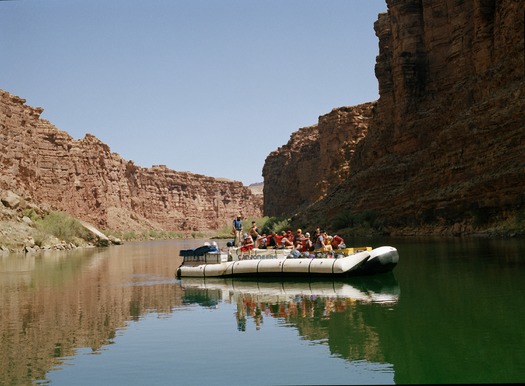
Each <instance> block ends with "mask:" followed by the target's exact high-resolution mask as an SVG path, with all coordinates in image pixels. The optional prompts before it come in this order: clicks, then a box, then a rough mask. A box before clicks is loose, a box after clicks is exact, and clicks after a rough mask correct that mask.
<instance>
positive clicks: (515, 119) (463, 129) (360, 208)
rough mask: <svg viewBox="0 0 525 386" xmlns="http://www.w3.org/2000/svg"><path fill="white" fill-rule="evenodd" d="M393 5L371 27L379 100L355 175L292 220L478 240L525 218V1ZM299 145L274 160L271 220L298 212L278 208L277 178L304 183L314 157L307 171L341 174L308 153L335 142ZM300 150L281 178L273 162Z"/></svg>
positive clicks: (352, 168)
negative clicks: (483, 231) (355, 220)
mask: <svg viewBox="0 0 525 386" xmlns="http://www.w3.org/2000/svg"><path fill="white" fill-rule="evenodd" d="M387 5H388V13H385V14H381V15H379V19H378V21H377V22H376V24H375V31H376V35H377V36H378V38H379V55H378V57H377V64H376V76H377V78H378V81H379V93H380V98H379V100H378V101H377V106H376V107H375V108H374V110H373V116H372V117H371V119H370V120H369V126H368V131H367V133H366V137H365V138H363V139H362V140H361V141H359V142H358V143H356V145H355V153H353V154H350V155H349V157H348V158H347V159H346V160H345V161H344V162H343V161H341V164H347V165H348V168H349V172H348V173H347V175H348V176H347V177H346V178H344V181H343V182H342V183H341V184H339V185H331V187H330V189H329V190H328V191H327V192H326V194H324V195H323V197H324V199H323V200H322V201H320V202H318V203H317V204H315V205H312V206H310V208H309V209H308V210H307V211H302V212H301V213H300V214H299V215H298V216H296V221H297V222H298V223H299V224H311V225H314V224H316V222H319V221H322V222H321V224H325V225H327V226H328V225H329V224H330V222H332V223H333V222H334V220H335V219H337V218H338V217H339V220H341V218H342V217H345V216H346V218H347V219H348V221H349V222H350V223H351V222H352V221H351V218H352V216H358V215H359V214H363V213H365V212H368V213H373V217H374V218H375V221H376V222H377V223H380V224H383V226H384V229H386V230H390V231H391V232H399V233H403V229H404V228H405V229H407V228H412V229H415V228H417V229H419V230H421V229H424V228H425V227H429V229H430V228H431V229H432V230H429V232H433V233H436V232H437V233H440V232H441V233H450V232H452V233H470V232H475V231H477V230H479V229H480V228H483V226H487V224H490V223H491V222H493V221H500V222H503V221H507V220H513V221H519V219H520V218H522V217H523V213H524V210H525V208H524V204H525V191H524V188H525V173H524V172H525V63H524V61H525V53H524V52H525V43H524V35H525V32H524V28H525V27H524V26H525V20H524V19H525V2H523V1H515V0H499V1H497V0H481V1H474V0H462V1H452V0H434V1H422V0H404V1H396V0H388V1H387ZM332 113H333V112H332ZM301 130H303V129H301ZM301 130H300V131H301ZM309 130H312V129H308V130H307V131H309ZM337 130H339V131H340V132H341V133H345V134H343V135H345V136H347V135H349V133H351V132H352V131H353V130H354V128H353V126H352V123H350V124H349V125H347V126H346V127H341V128H339V129H337ZM305 136H309V134H305ZM295 137H296V138H300V137H301V135H300V134H296V135H295ZM293 140H294V138H293V137H292V139H291V140H290V142H289V143H288V144H287V145H286V146H285V147H283V148H280V149H279V150H277V151H276V152H274V153H272V154H271V155H270V156H269V157H268V159H267V160H266V164H265V169H264V177H265V211H266V212H269V213H270V212H271V213H272V214H279V215H292V214H293V213H294V212H293V210H286V208H284V207H283V206H279V205H278V204H275V203H276V202H279V196H280V195H281V186H278V185H277V184H267V183H266V178H271V177H270V176H272V175H274V174H275V173H279V175H280V176H281V177H280V178H281V180H282V181H284V180H288V181H296V180H300V179H302V178H303V175H304V174H305V172H306V168H307V167H308V165H304V164H303V163H302V162H301V160H302V157H305V154H306V153H308V154H311V158H309V163H310V164H319V165H320V166H319V168H322V169H324V170H326V168H331V169H330V170H331V172H332V174H337V173H338V169H337V166H336V165H334V166H329V164H327V163H326V160H324V161H323V160H322V158H321V156H320V154H319V153H317V154H316V153H315V152H311V151H310V150H311V149H312V148H316V147H317V148H322V147H323V146H326V144H325V141H326V140H329V139H327V138H323V136H319V138H318V139H313V140H312V141H310V142H309V143H308V145H307V146H305V147H304V151H303V150H301V143H299V142H294V141H293ZM292 148H293V149H295V150H294V151H295V154H297V156H295V157H293V158H294V159H295V160H297V162H294V161H293V160H292V161H290V162H288V163H285V164H284V169H283V166H282V165H283V164H279V167H280V169H279V170H278V171H277V170H275V169H276V168H275V166H272V165H274V164H275V162H276V160H277V159H279V158H283V157H284V158H285V157H286V154H290V152H289V150H288V149H292ZM312 157H315V159H313V158H312ZM313 176H315V175H313ZM301 181H302V183H303V184H306V185H313V184H316V183H317V181H318V180H317V179H314V178H311V179H310V180H304V179H302V180H301ZM313 197H315V196H313ZM316 200H317V197H315V198H314V199H313V200H309V201H308V203H310V204H311V203H312V202H314V201H316ZM302 204H303V205H304V204H305V202H303V203H302ZM274 205H275V206H274ZM269 206H270V207H269ZM339 224H340V221H339ZM340 225H341V224H340ZM348 225H351V224H348ZM409 232H410V231H409Z"/></svg>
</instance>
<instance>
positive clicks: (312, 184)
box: [263, 103, 375, 216]
mask: <svg viewBox="0 0 525 386" xmlns="http://www.w3.org/2000/svg"><path fill="white" fill-rule="evenodd" d="M374 106H375V103H365V104H363V105H359V106H354V107H342V108H338V109H334V110H332V111H331V112H330V113H328V114H326V115H323V116H321V117H319V121H318V123H317V124H316V125H313V126H310V127H304V128H302V129H300V130H298V131H296V132H294V133H293V134H292V135H291V136H290V141H289V142H288V143H287V144H286V145H284V146H282V147H280V148H279V149H277V150H276V151H274V152H272V153H271V154H270V155H269V156H268V157H267V158H266V162H265V164H264V167H263V177H264V190H263V193H264V208H265V214H266V215H268V216H281V215H283V214H285V215H290V214H292V213H295V212H297V211H299V210H300V209H301V208H304V207H305V206H307V205H309V204H311V203H312V202H315V201H317V200H319V199H321V198H323V197H324V196H325V195H326V194H327V192H328V191H329V190H330V189H331V188H333V186H334V185H337V184H339V183H341V182H343V181H344V180H345V179H346V178H348V175H349V173H350V160H351V159H352V157H353V153H354V151H355V147H356V144H357V143H358V142H359V141H361V140H362V139H363V138H364V137H365V136H366V133H367V130H368V122H369V120H370V118H371V116H372V111H373V109H374Z"/></svg>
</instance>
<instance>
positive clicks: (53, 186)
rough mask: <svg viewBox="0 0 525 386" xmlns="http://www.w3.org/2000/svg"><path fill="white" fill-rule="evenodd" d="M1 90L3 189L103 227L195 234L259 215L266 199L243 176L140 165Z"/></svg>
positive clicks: (0, 176) (0, 169)
mask: <svg viewBox="0 0 525 386" xmlns="http://www.w3.org/2000/svg"><path fill="white" fill-rule="evenodd" d="M25 102H26V101H25V100H24V99H22V98H20V97H18V96H15V95H12V94H10V93H8V92H5V91H2V90H0V150H1V151H0V189H4V190H12V191H15V192H17V193H19V194H20V195H22V196H29V197H31V198H32V199H33V200H35V201H37V202H42V203H46V204H49V205H50V207H51V208H53V209H56V210H61V211H65V212H68V213H70V214H72V215H74V216H75V217H78V218H80V219H82V220H85V221H87V222H90V223H92V224H94V225H97V226H99V227H101V228H102V229H112V230H144V229H158V230H161V229H162V230H166V231H175V232H185V233H190V232H194V231H204V230H216V229H219V228H221V227H223V226H229V225H230V224H231V221H232V219H233V217H234V216H236V215H237V214H238V212H239V211H240V212H242V213H243V214H244V215H245V216H247V217H259V216H261V207H262V198H261V197H260V196H258V195H253V194H252V192H251V191H250V189H249V188H248V187H245V186H243V184H242V183H241V182H237V181H229V180H222V179H215V178H212V177H207V176H203V175H198V174H192V173H187V172H177V171H174V170H170V169H168V168H167V167H165V166H162V165H158V166H153V167H151V168H142V167H140V166H137V165H135V164H134V163H133V161H126V160H125V159H123V158H122V157H120V156H119V155H118V154H116V153H113V152H111V150H110V148H109V146H108V145H106V144H104V143H102V142H101V141H100V140H98V139H97V138H96V137H94V136H93V135H90V134H86V136H85V137H84V138H83V139H80V140H74V139H73V138H72V137H71V136H70V135H69V134H67V133H66V132H64V131H61V130H59V129H57V128H56V127H55V126H53V125H52V124H51V123H50V122H49V121H46V120H44V119H41V118H40V115H41V113H42V111H43V109H42V108H34V107H30V106H27V105H26V104H25Z"/></svg>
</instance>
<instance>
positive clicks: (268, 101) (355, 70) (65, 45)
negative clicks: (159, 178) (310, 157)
mask: <svg viewBox="0 0 525 386" xmlns="http://www.w3.org/2000/svg"><path fill="white" fill-rule="evenodd" d="M386 10H387V7H386V2H385V0H141V1H138V0H90V1H86V0H15V1H0V26H1V27H2V33H1V37H0V59H1V60H0V80H1V82H0V89H3V90H5V91H8V92H10V93H12V94H15V95H18V96H20V97H22V98H24V99H26V100H27V102H26V103H27V104H28V105H30V106H33V107H42V108H44V109H45V110H44V113H43V114H42V118H44V119H47V120H49V121H51V123H52V124H54V125H55V126H56V127H57V128H58V129H60V130H64V131H66V132H68V133H69V134H70V135H71V136H72V137H73V138H75V139H80V138H83V137H84V135H85V134H86V133H90V134H93V135H95V136H96V137H97V138H99V139H100V140H101V141H103V142H104V143H106V144H107V145H108V146H109V147H110V148H111V150H112V151H113V152H116V153H118V154H119V155H120V156H121V157H123V158H124V159H126V160H133V161H134V162H135V164H136V165H138V166H142V167H151V166H152V165H157V164H163V165H166V166H167V167H169V168H170V169H173V170H176V171H189V172H193V173H198V174H204V175H207V176H212V177H217V178H219V177H220V178H228V179H232V180H237V181H241V182H243V183H244V184H245V185H249V184H251V183H255V182H262V181H263V178H262V168H263V165H264V161H265V159H266V157H267V156H268V155H269V154H270V153H271V152H272V151H274V150H276V149H277V148H279V147H280V146H282V145H284V144H286V143H287V142H288V140H289V138H290V135H291V134H292V133H293V132H295V131H297V130H298V129H299V128H301V127H305V126H310V125H313V124H316V123H317V120H318V117H319V116H320V115H324V114H327V113H329V112H330V111H331V110H332V109H333V108H336V107H341V106H354V105H357V104H360V103H364V102H370V101H373V100H376V99H378V97H379V96H378V83H377V79H376V78H375V75H374V65H375V59H376V56H377V54H378V39H377V37H376V36H375V33H374V28H373V25H374V22H375V21H376V20H377V16H378V14H379V13H381V12H386Z"/></svg>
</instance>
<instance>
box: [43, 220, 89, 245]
mask: <svg viewBox="0 0 525 386" xmlns="http://www.w3.org/2000/svg"><path fill="white" fill-rule="evenodd" d="M36 224H37V229H38V230H40V231H41V232H44V233H47V234H52V235H53V236H55V237H56V238H58V239H60V240H64V241H66V242H68V243H69V242H73V241H74V240H75V239H76V238H81V239H89V237H90V234H89V232H88V231H87V230H86V229H85V228H84V227H83V226H82V224H80V222H79V221H78V220H77V219H75V218H73V217H71V216H70V215H68V214H67V213H63V212H50V213H49V214H48V215H47V216H45V217H44V218H42V219H39V220H37V221H36Z"/></svg>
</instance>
